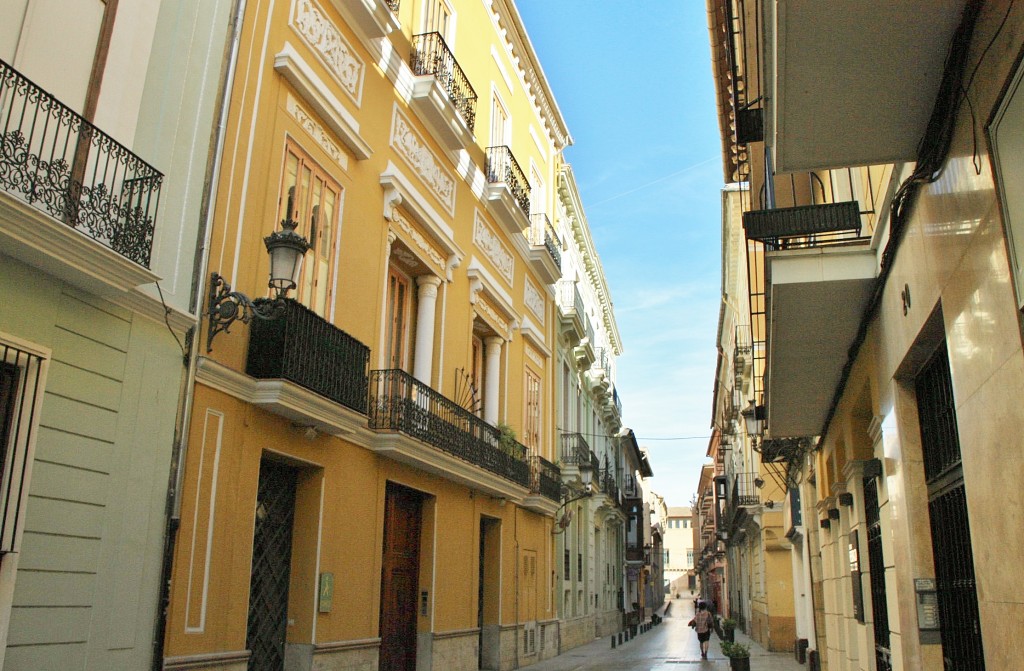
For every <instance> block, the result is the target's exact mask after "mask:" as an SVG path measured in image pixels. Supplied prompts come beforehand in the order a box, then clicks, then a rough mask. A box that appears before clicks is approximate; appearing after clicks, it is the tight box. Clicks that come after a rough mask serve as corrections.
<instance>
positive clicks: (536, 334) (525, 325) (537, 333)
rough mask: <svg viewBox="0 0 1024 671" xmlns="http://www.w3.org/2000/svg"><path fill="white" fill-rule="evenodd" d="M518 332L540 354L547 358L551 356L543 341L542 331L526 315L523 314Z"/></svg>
mask: <svg viewBox="0 0 1024 671" xmlns="http://www.w3.org/2000/svg"><path fill="white" fill-rule="evenodd" d="M519 332H520V333H522V334H523V336H524V337H525V338H526V339H527V340H528V341H529V344H530V345H532V346H533V348H534V349H536V350H538V352H539V353H540V354H542V355H544V357H545V358H547V359H550V358H551V349H550V348H549V347H548V346H547V343H546V342H545V341H544V331H543V330H542V329H540V328H538V327H537V325H536V324H534V323H533V320H532V319H530V317H529V316H528V315H524V316H523V320H522V322H520V324H519Z"/></svg>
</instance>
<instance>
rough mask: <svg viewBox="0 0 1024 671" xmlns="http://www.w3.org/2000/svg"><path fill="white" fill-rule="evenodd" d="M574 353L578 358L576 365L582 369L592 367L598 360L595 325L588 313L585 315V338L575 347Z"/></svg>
mask: <svg viewBox="0 0 1024 671" xmlns="http://www.w3.org/2000/svg"><path fill="white" fill-rule="evenodd" d="M572 353H573V356H574V357H575V358H576V365H577V366H579V367H580V368H582V369H587V368H590V367H591V366H592V365H594V362H595V361H597V349H596V348H595V347H594V325H593V324H592V323H591V322H590V317H589V316H587V315H586V314H584V315H583V338H582V339H581V340H580V343H579V344H578V345H576V347H574V348H573V351H572Z"/></svg>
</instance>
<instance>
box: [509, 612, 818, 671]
mask: <svg viewBox="0 0 1024 671" xmlns="http://www.w3.org/2000/svg"><path fill="white" fill-rule="evenodd" d="M692 617H693V601H692V600H690V599H675V600H673V601H671V602H670V603H669V605H668V607H667V612H666V613H665V618H664V620H663V621H662V623H661V624H660V625H658V626H656V627H652V628H651V629H650V630H649V631H647V633H644V634H638V635H637V636H636V637H635V638H634V639H632V640H630V641H628V642H623V643H622V644H621V645H617V646H616V647H615V648H614V649H612V647H611V637H610V636H606V637H605V638H602V639H595V640H594V641H593V642H592V643H588V644H586V645H581V646H580V647H578V648H573V649H572V650H567V651H566V652H564V653H562V654H561V655H559V656H558V657H555V658H553V659H549V660H546V661H543V662H540V663H539V664H533V665H531V666H524V667H522V668H523V669H529V670H530V671H728V669H729V660H728V658H727V657H725V655H723V654H722V649H721V647H720V646H719V641H718V637H717V636H716V635H715V634H712V635H711V647H710V649H709V650H708V659H706V660H702V659H701V658H700V645H699V644H698V643H697V634H695V633H694V632H693V630H692V629H690V628H689V627H688V626H686V623H687V622H689V621H690V618H692ZM736 640H737V641H740V642H742V643H746V644H750V669H751V671H806V669H807V667H806V666H804V665H802V664H798V663H797V662H796V660H795V659H794V658H793V654H792V653H786V652H768V651H767V650H765V649H764V648H762V647H761V646H759V645H758V644H757V643H754V642H753V641H751V640H750V639H749V638H747V637H746V636H745V635H743V633H742V632H739V631H737V632H736Z"/></svg>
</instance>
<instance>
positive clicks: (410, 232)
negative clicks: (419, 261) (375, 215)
mask: <svg viewBox="0 0 1024 671" xmlns="http://www.w3.org/2000/svg"><path fill="white" fill-rule="evenodd" d="M392 221H393V222H394V223H395V226H392V227H391V229H390V230H392V231H395V232H396V233H397V234H398V237H400V238H402V240H403V241H404V242H405V243H406V244H408V245H409V246H410V247H411V248H412V249H414V250H419V251H420V252H422V256H423V257H424V260H425V261H426V262H427V265H432V266H434V267H436V268H437V269H438V271H439V272H438V275H441V276H445V275H447V274H448V258H447V257H445V256H444V255H443V254H442V253H441V252H439V251H437V249H436V248H435V247H434V246H433V245H432V244H430V241H429V240H427V237H426V236H425V235H423V234H422V233H420V232H419V231H418V230H417V229H416V227H415V226H413V225H412V223H411V222H410V221H409V220H408V219H406V218H405V217H403V216H402V215H401V213H397V212H396V213H395V214H394V219H392ZM392 253H394V249H392Z"/></svg>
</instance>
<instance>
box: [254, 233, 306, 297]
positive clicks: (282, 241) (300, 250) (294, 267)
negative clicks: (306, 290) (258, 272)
mask: <svg viewBox="0 0 1024 671" xmlns="http://www.w3.org/2000/svg"><path fill="white" fill-rule="evenodd" d="M295 226H296V224H295V222H294V221H290V220H287V219H286V220H284V221H282V222H281V227H282V228H283V229H284V230H281V231H276V232H274V233H271V234H270V235H268V236H267V237H265V238H263V243H264V244H265V245H266V246H267V253H268V254H270V288H271V289H273V290H274V291H275V293H276V297H277V298H283V297H285V296H286V295H287V294H288V292H289V291H290V290H292V289H294V288H295V287H297V286H298V284H299V272H300V271H301V270H302V259H303V257H305V255H306V251H308V250H309V242H308V241H307V240H306V238H304V237H302V236H301V235H299V234H298V233H296V232H295Z"/></svg>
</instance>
